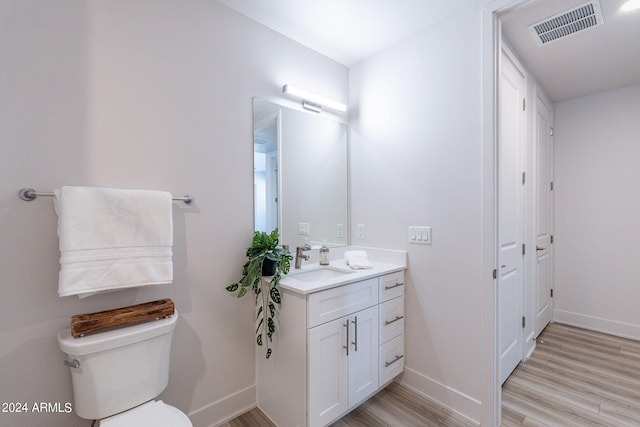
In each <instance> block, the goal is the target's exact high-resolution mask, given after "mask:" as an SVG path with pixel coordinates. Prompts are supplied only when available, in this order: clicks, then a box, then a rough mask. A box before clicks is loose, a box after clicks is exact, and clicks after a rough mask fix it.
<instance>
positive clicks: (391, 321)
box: [384, 316, 404, 326]
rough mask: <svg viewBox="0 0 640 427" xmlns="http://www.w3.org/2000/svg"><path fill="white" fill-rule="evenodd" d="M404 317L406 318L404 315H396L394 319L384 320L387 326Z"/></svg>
mask: <svg viewBox="0 0 640 427" xmlns="http://www.w3.org/2000/svg"><path fill="white" fill-rule="evenodd" d="M402 319H404V316H396V318H395V319H393V320H385V321H384V324H385V325H386V326H389V325H390V324H392V323H395V322H397V321H398V320H402Z"/></svg>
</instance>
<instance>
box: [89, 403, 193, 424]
mask: <svg viewBox="0 0 640 427" xmlns="http://www.w3.org/2000/svg"><path fill="white" fill-rule="evenodd" d="M100 427H193V424H191V421H190V420H189V417H187V415H186V414H185V413H183V412H181V411H180V410H179V409H178V408H174V407H173V406H171V405H167V404H166V403H164V402H163V401H162V400H158V401H151V402H147V403H145V404H143V405H140V406H138V407H136V408H133V409H130V410H128V411H126V412H122V413H121V414H117V415H113V416H111V417H108V418H105V419H103V420H101V421H100Z"/></svg>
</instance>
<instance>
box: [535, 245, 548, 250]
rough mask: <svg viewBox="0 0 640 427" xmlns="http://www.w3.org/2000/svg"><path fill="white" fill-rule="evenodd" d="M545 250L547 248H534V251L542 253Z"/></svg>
mask: <svg viewBox="0 0 640 427" xmlns="http://www.w3.org/2000/svg"><path fill="white" fill-rule="evenodd" d="M545 249H547V248H543V247H540V246H536V251H544V250H545Z"/></svg>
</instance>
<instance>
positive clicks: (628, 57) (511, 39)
mask: <svg viewBox="0 0 640 427" xmlns="http://www.w3.org/2000/svg"><path fill="white" fill-rule="evenodd" d="M586 2H587V0H537V1H535V2H530V3H528V4H526V5H525V6H523V7H520V8H518V9H516V10H514V11H512V12H509V13H507V14H506V15H505V16H503V17H502V18H501V19H502V32H503V35H504V38H505V39H506V40H507V43H508V44H509V45H510V46H511V47H512V49H513V50H514V51H515V53H516V56H518V58H519V59H520V61H521V62H522V63H523V65H524V67H525V68H526V69H527V70H528V71H529V72H530V73H531V74H532V75H533V76H534V77H535V78H536V80H537V81H538V82H539V84H540V85H541V86H542V88H543V89H544V90H545V92H546V93H547V95H549V97H550V98H551V100H552V101H554V102H557V101H563V100H567V99H571V98H576V97H579V96H584V95H587V94H591V93H596V92H602V91H606V90H611V89H614V88H619V87H623V86H628V85H632V84H638V83H640V9H637V10H635V11H631V12H622V11H621V10H620V9H621V7H622V4H623V3H625V0H600V8H601V10H602V15H603V18H604V25H600V26H597V27H593V28H589V29H586V30H584V31H581V32H578V33H575V34H572V35H570V36H568V37H564V38H562V39H559V40H557V41H554V42H552V43H549V44H546V45H543V46H538V45H537V44H536V42H535V40H534V38H533V36H532V35H531V34H530V33H529V30H528V29H527V26H529V25H531V24H534V23H537V22H539V21H541V20H543V19H546V18H549V17H551V16H554V15H556V14H558V13H561V12H564V11H566V10H568V9H571V8H574V7H576V6H580V5H582V4H584V3H586Z"/></svg>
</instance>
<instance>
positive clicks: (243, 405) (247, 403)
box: [189, 384, 256, 427]
mask: <svg viewBox="0 0 640 427" xmlns="http://www.w3.org/2000/svg"><path fill="white" fill-rule="evenodd" d="M255 407H256V385H255V384H253V385H251V386H249V387H247V388H244V389H242V390H240V391H237V392H235V393H233V394H230V395H229V396H225V397H223V398H222V399H219V400H217V401H215V402H211V403H209V404H208V405H205V406H203V407H201V408H200V409H196V410H195V411H191V412H190V413H189V419H190V420H191V423H192V424H193V427H214V426H218V425H220V424H223V423H226V422H227V421H230V420H232V419H234V418H236V417H238V416H240V415H242V414H244V413H245V412H248V411H250V410H251V409H253V408H255Z"/></svg>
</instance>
